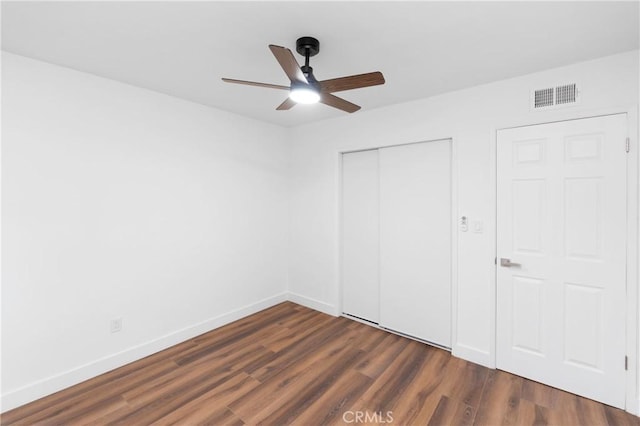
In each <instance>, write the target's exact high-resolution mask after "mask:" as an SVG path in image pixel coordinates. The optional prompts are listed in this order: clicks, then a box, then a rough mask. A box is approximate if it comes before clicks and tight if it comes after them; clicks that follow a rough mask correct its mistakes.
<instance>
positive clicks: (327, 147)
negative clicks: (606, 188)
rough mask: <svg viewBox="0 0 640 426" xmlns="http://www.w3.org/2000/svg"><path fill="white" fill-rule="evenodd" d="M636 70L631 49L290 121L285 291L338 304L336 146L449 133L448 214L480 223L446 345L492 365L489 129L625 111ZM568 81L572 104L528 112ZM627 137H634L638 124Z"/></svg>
mask: <svg viewBox="0 0 640 426" xmlns="http://www.w3.org/2000/svg"><path fill="white" fill-rule="evenodd" d="M469 71H470V72H473V71H472V70H469ZM638 71H639V70H638V52H637V51H634V52H628V53H624V54H620V55H615V56H611V57H607V58H602V59H599V60H595V61H590V62H585V63H580V64H575V65H572V66H567V67H563V68H558V69H553V70H549V71H546V72H541V73H536V74H531V75H527V76H523V77H519V78H514V79H510V80H505V81H500V82H496V83H492V84H487V85H483V86H478V87H474V88H470V89H466V90H461V91H457V92H452V93H448V94H444V95H441V96H437V97H433V98H429V99H423V100H419V101H415V102H411V103H404V104H399V105H395V106H390V107H386V108H380V109H376V110H371V111H366V110H365V111H363V112H359V113H357V114H354V115H353V116H345V117H343V118H339V119H334V120H330V121H324V122H319V123H314V124H310V125H305V126H301V127H298V128H295V129H293V130H292V133H291V140H292V157H291V162H292V171H291V174H292V176H291V181H292V199H291V218H292V225H291V226H292V228H291V247H290V251H289V253H290V258H291V260H290V262H291V267H290V275H289V282H290V291H291V292H293V293H295V294H298V295H299V297H300V299H303V300H304V299H306V300H310V301H313V303H315V304H316V305H319V306H324V307H325V309H326V310H327V311H330V312H334V313H337V312H339V310H340V296H339V294H340V284H339V204H338V202H339V186H340V185H339V179H340V173H339V153H340V152H341V151H348V150H357V149H364V148H372V147H379V146H387V145H395V144H402V143H408V142H417V141H425V140H434V139H442V138H449V137H451V138H453V141H454V163H455V167H456V168H457V175H456V178H457V182H458V183H457V191H456V194H455V196H457V201H458V212H457V214H456V217H458V218H459V217H460V216H463V215H464V216H467V217H468V218H469V219H470V220H471V221H474V220H481V221H483V223H484V233H481V234H477V233H473V232H467V233H459V236H458V241H457V243H458V259H457V261H458V268H457V285H458V293H457V317H455V318H454V326H455V325H456V324H457V328H456V331H454V336H453V337H454V340H453V351H454V354H456V355H458V356H461V357H463V358H466V359H469V360H472V361H475V362H478V363H481V364H484V365H487V366H493V365H495V361H494V360H495V357H494V347H495V340H494V339H495V332H494V330H495V266H494V256H495V132H496V130H497V129H499V128H503V127H511V126H517V125H524V124H532V123H543V122H548V121H554V120H562V119H568V118H576V117H582V116H589V115H597V114H601V113H611V112H614V111H615V112H624V111H627V110H629V108H630V107H633V106H634V105H637V104H638ZM571 82H578V83H579V84H580V87H581V88H582V93H581V102H580V104H579V105H578V106H571V107H569V108H564V109H558V110H554V111H545V112H541V111H535V112H532V111H530V108H529V100H530V90H532V89H536V88H544V87H550V86H552V85H554V84H565V83H571ZM388 84H389V85H392V84H393V82H388ZM417 84H419V83H417ZM367 90H374V89H367ZM344 96H345V98H347V99H348V93H345V95H344ZM635 111H636V112H635V114H636V118H635V120H637V110H635ZM635 120H634V122H635ZM634 135H635V136H634ZM631 136H632V137H634V140H635V138H636V137H637V128H636V129H635V133H634V134H632V135H631ZM635 143H636V142H634V144H635ZM635 155H636V156H637V150H636V152H635Z"/></svg>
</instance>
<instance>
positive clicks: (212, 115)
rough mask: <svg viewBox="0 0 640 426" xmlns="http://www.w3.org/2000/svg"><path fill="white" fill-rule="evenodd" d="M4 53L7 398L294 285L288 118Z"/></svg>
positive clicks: (242, 310)
mask: <svg viewBox="0 0 640 426" xmlns="http://www.w3.org/2000/svg"><path fill="white" fill-rule="evenodd" d="M2 60H3V63H2V85H3V87H2V91H3V93H2V95H3V96H2V110H3V116H2V119H3V122H2V142H3V147H2V149H3V152H2V207H3V211H2V213H3V215H2V229H3V234H2V245H3V251H2V266H3V269H2V351H3V352H2V373H3V377H2V402H3V406H2V409H3V410H6V409H9V408H11V407H13V406H16V405H19V404H21V403H24V402H27V401H29V400H31V399H35V398H36V397H39V396H42V395H44V394H47V393H50V392H52V391H54V390H57V389H60V388H63V387H65V386H68V385H70V384H73V383H75V382H78V381H80V380H83V379H85V378H88V377H91V376H94V375H96V374H98V373H100V372H102V371H105V370H108V369H110V368H113V367H116V366H118V365H121V364H123V363H125V362H128V361H131V360H133V359H136V358H139V357H141V356H143V355H146V354H148V353H152V352H155V351H157V350H159V349H161V348H163V347H166V346H168V345H171V344H173V343H177V342H179V341H182V340H185V339H187V338H189V337H191V336H193V335H197V334H199V333H202V332H204V331H207V330H209V329H211V328H213V327H215V326H217V325H220V324H222V323H224V322H226V321H229V320H232V319H235V318H237V317H240V316H244V315H246V314H248V313H251V312H253V311H255V310H257V309H260V308H264V307H266V306H269V305H271V304H273V303H276V302H278V301H281V300H284V298H285V297H286V296H285V295H284V292H285V291H286V286H287V256H288V253H287V251H286V246H287V244H288V236H287V227H288V183H287V159H288V145H287V139H286V138H287V135H286V130H285V129H283V128H280V127H277V126H272V125H268V124H264V123H260V122H257V121H253V120H249V119H246V118H242V117H239V116H236V115H233V114H229V113H225V112H222V111H218V110H215V109H212V108H208V107H204V106H201V105H197V104H194V103H190V102H186V101H182V100H179V99H176V98H172V97H169V96H165V95H161V94H158V93H154V92H151V91H148V90H143V89H139V88H136V87H132V86H128V85H124V84H121V83H117V82H114V81H110V80H106V79H102V78H98V77H95V76H92V75H89V74H84V73H80V72H76V71H72V70H70V69H66V68H61V67H57V66H53V65H49V64H46V63H43V62H39V61H34V60H31V59H27V58H24V57H20V56H16V55H12V54H8V53H3V55H2ZM117 317H121V318H123V331H122V332H120V333H116V334H111V333H110V330H109V321H110V320H111V319H112V318H117Z"/></svg>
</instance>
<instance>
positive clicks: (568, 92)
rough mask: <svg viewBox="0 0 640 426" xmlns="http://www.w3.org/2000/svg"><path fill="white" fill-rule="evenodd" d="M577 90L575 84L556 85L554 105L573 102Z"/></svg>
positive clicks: (575, 98) (575, 99)
mask: <svg viewBox="0 0 640 426" xmlns="http://www.w3.org/2000/svg"><path fill="white" fill-rule="evenodd" d="M577 92H578V91H577V89H576V85H575V84H565V85H564V86H558V87H556V105H563V104H573V103H575V102H576V101H577Z"/></svg>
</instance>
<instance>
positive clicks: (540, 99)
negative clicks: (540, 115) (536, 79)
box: [533, 87, 554, 108]
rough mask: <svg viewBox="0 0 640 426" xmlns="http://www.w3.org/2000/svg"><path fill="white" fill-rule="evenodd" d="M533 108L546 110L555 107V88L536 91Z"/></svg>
mask: <svg viewBox="0 0 640 426" xmlns="http://www.w3.org/2000/svg"><path fill="white" fill-rule="evenodd" d="M534 98H535V99H534V101H533V107H534V108H544V107H550V106H553V105H554V103H553V87H551V88H549V89H540V90H536V91H535V94H534Z"/></svg>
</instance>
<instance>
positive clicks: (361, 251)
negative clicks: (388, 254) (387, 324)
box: [342, 150, 380, 323]
mask: <svg viewBox="0 0 640 426" xmlns="http://www.w3.org/2000/svg"><path fill="white" fill-rule="evenodd" d="M378 181H379V176H378V151H377V150H371V151H360V152H352V153H347V154H343V155H342V311H343V312H344V313H346V314H349V315H353V316H356V317H358V318H362V319H366V320H368V321H372V322H375V323H377V322H378V317H379V310H380V307H379V306H380V303H379V300H380V279H379V274H378V269H379V262H380V258H379V255H378V254H379V247H380V241H379V238H378V228H379V221H378V217H379V214H378V211H379V202H378V191H379V187H378Z"/></svg>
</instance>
